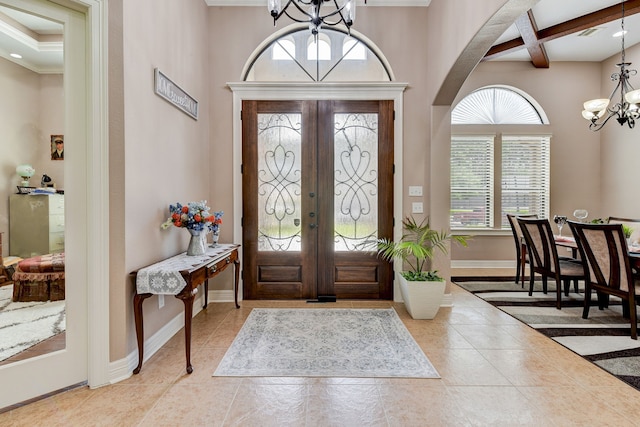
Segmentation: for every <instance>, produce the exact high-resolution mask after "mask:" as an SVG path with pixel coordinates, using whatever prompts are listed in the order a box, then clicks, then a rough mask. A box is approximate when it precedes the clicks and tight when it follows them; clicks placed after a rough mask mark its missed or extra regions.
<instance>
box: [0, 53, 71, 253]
mask: <svg viewBox="0 0 640 427" xmlns="http://www.w3.org/2000/svg"><path fill="white" fill-rule="evenodd" d="M0 93H2V100H1V101H0V129H2V134H3V135H2V140H1V141H0V152H2V155H1V156H0V232H3V233H4V238H3V248H2V249H3V250H2V254H3V256H8V255H10V248H9V194H13V193H16V192H17V189H16V185H19V184H20V181H21V180H20V178H19V177H18V176H17V175H16V166H18V165H21V164H31V166H33V168H34V169H35V170H36V172H35V174H34V175H33V177H32V178H31V180H30V181H29V183H30V185H31V186H35V187H37V186H40V178H41V177H42V175H43V174H45V173H46V174H47V175H49V176H50V177H51V178H52V179H53V181H54V182H55V183H56V185H57V187H58V188H64V174H63V164H64V162H63V161H52V160H51V152H50V135H52V134H64V111H63V108H61V105H60V100H61V99H62V97H63V89H62V75H60V74H50V75H40V74H37V73H34V72H33V71H30V70H28V69H26V68H24V67H21V66H19V65H16V64H14V63H12V62H10V61H7V60H5V59H2V58H0Z"/></svg>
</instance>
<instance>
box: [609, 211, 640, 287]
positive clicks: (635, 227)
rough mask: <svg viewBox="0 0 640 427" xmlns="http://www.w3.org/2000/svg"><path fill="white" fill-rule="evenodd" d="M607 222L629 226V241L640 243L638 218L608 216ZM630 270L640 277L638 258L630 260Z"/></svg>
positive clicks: (639, 261)
mask: <svg viewBox="0 0 640 427" xmlns="http://www.w3.org/2000/svg"><path fill="white" fill-rule="evenodd" d="M607 224H623V225H624V226H625V227H629V228H631V235H630V236H629V242H630V243H631V242H633V244H638V243H640V219H633V218H622V217H618V216H610V217H609V218H607ZM623 232H624V228H623ZM625 237H626V236H625ZM631 272H632V273H633V274H634V275H635V276H636V278H640V260H637V259H636V260H632V261H631Z"/></svg>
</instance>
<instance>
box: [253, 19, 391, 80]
mask: <svg viewBox="0 0 640 427" xmlns="http://www.w3.org/2000/svg"><path fill="white" fill-rule="evenodd" d="M242 77H243V80H245V81H270V82H271V81H287V82H296V81H315V82H337V81H360V82H367V81H376V82H380V81H392V80H393V75H392V72H391V68H390V67H389V65H388V64H387V62H386V60H385V59H384V58H383V57H382V54H381V53H379V51H378V49H377V48H376V47H375V46H374V45H373V43H371V42H370V41H369V40H368V39H367V38H366V37H364V36H362V35H359V34H357V33H356V32H355V31H353V30H352V31H351V35H349V34H347V33H346V32H343V31H341V30H340V29H339V28H335V29H334V28H330V29H329V28H323V29H322V32H320V33H319V34H318V35H317V36H316V37H314V36H313V35H311V34H310V32H309V28H308V27H300V26H296V25H292V26H290V27H287V28H285V29H284V30H283V31H281V32H279V33H278V34H277V35H274V36H273V38H272V39H268V40H267V41H265V42H264V43H263V47H262V48H260V50H257V52H254V59H253V60H252V62H251V63H250V64H249V66H248V67H247V68H246V69H245V71H244V73H243V76H242Z"/></svg>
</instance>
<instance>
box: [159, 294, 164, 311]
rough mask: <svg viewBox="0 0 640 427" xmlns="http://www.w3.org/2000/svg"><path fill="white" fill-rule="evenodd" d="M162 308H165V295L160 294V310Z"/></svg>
mask: <svg viewBox="0 0 640 427" xmlns="http://www.w3.org/2000/svg"><path fill="white" fill-rule="evenodd" d="M162 307H164V295H162V294H160V295H158V308H159V309H160V308H162Z"/></svg>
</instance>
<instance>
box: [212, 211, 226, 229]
mask: <svg viewBox="0 0 640 427" xmlns="http://www.w3.org/2000/svg"><path fill="white" fill-rule="evenodd" d="M222 215H224V212H223V211H218V212H214V213H213V221H211V222H210V223H209V231H213V232H214V233H217V232H218V230H220V224H222Z"/></svg>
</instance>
